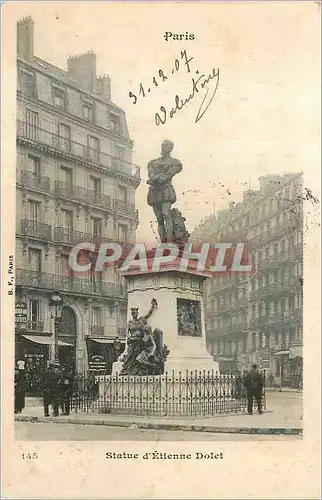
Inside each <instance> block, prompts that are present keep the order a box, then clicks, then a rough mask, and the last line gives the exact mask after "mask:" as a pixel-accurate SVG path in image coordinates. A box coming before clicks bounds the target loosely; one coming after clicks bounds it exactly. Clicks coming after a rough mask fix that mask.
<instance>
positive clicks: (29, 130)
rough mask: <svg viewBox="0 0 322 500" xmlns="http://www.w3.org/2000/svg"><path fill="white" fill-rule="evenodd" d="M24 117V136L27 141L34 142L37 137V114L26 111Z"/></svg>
mask: <svg viewBox="0 0 322 500" xmlns="http://www.w3.org/2000/svg"><path fill="white" fill-rule="evenodd" d="M25 116H26V121H25V127H24V129H25V130H24V135H25V137H26V138H27V139H31V140H33V141H36V140H37V137H38V113H36V112H35V111H30V110H29V109H26V114H25Z"/></svg>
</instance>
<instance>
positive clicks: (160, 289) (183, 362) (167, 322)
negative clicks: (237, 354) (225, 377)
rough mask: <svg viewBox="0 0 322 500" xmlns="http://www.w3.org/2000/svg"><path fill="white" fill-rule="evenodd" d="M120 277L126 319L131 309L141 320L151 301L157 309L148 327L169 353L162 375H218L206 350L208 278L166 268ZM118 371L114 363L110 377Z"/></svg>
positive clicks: (216, 367) (203, 275) (117, 366)
mask: <svg viewBox="0 0 322 500" xmlns="http://www.w3.org/2000/svg"><path fill="white" fill-rule="evenodd" d="M123 275H124V276H125V278H126V281H127V286H128V319H130V317H131V308H132V307H138V308H139V315H140V316H143V315H144V314H146V313H147V312H148V310H149V308H150V304H151V299H152V298H155V299H156V300H157V303H158V307H157V309H156V310H154V311H153V313H152V315H151V316H150V318H149V319H148V323H149V325H150V326H151V328H152V330H153V329H155V328H159V329H161V330H162V331H163V341H164V343H165V344H166V345H167V346H168V349H169V350H170V354H169V355H168V358H167V360H166V365H165V370H166V372H168V373H169V372H172V370H175V372H176V373H178V372H180V371H181V372H186V370H188V371H195V370H197V371H203V370H205V371H208V370H209V371H210V370H214V371H219V366H218V363H217V362H215V361H214V360H213V358H212V356H211V355H210V354H209V353H208V351H207V348H206V332H205V320H204V305H203V282H204V280H205V279H206V278H207V277H208V276H207V275H206V274H205V273H200V272H197V271H196V270H188V271H186V272H180V271H179V270H178V269H169V268H168V269H164V270H161V271H158V272H152V271H149V272H141V271H137V270H134V271H132V272H127V273H123ZM193 316H195V321H193V320H192V318H193ZM120 369H121V364H120V363H119V362H117V363H114V366H113V373H116V372H117V371H120Z"/></svg>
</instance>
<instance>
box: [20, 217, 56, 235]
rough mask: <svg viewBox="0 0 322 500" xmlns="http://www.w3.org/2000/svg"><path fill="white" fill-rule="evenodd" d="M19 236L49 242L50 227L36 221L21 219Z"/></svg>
mask: <svg viewBox="0 0 322 500" xmlns="http://www.w3.org/2000/svg"><path fill="white" fill-rule="evenodd" d="M20 231H21V234H23V235H25V236H29V237H32V238H37V239H42V240H51V226H50V225H49V224H43V223H42V222H38V221H36V220H31V219H22V221H21V225H20Z"/></svg>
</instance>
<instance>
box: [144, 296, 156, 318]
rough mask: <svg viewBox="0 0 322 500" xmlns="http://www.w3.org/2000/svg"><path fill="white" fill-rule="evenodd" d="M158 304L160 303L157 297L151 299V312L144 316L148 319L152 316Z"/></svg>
mask: <svg viewBox="0 0 322 500" xmlns="http://www.w3.org/2000/svg"><path fill="white" fill-rule="evenodd" d="M157 305H158V303H157V301H156V300H155V299H152V300H151V307H150V309H149V312H148V313H147V314H146V315H145V316H143V317H144V319H148V318H149V317H150V316H151V314H152V313H153V311H154V309H156V308H157Z"/></svg>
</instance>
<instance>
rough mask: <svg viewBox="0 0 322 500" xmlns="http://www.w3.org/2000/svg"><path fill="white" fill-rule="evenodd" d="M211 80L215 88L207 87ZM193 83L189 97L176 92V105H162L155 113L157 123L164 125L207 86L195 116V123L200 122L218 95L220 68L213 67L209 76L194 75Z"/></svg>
mask: <svg viewBox="0 0 322 500" xmlns="http://www.w3.org/2000/svg"><path fill="white" fill-rule="evenodd" d="M196 75H199V71H196ZM211 81H213V83H214V88H213V89H210V87H208V88H207V86H208V84H209V83H210V82H211ZM191 83H192V91H191V93H190V94H189V95H188V97H185V98H181V97H180V96H179V95H178V94H176V95H175V97H174V104H175V105H174V107H172V108H171V109H167V108H166V107H165V106H160V112H157V113H155V118H154V121H155V124H156V125H164V124H165V123H166V121H167V120H168V119H169V118H173V117H174V116H175V114H176V113H177V112H178V111H181V110H182V109H183V108H184V107H185V106H186V105H187V104H188V103H189V102H191V101H192V100H193V99H194V98H195V96H196V95H197V94H199V92H200V91H201V90H202V89H204V88H206V92H205V94H204V95H203V98H202V101H201V104H200V107H199V109H198V112H197V116H196V118H195V123H198V121H199V120H201V118H202V117H203V116H204V114H205V112H206V111H207V109H208V108H209V106H210V104H211V103H212V101H213V100H214V97H215V95H216V92H217V89H218V85H219V68H218V69H215V68H213V70H212V72H211V73H210V74H209V75H208V76H207V75H199V76H197V77H196V76H195V77H193V78H192V80H191Z"/></svg>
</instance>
